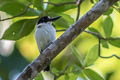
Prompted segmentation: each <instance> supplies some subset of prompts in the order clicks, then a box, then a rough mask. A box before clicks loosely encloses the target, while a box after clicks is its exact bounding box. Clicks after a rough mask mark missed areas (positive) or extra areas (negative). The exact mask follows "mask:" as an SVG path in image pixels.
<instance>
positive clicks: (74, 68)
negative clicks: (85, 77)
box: [72, 64, 82, 74]
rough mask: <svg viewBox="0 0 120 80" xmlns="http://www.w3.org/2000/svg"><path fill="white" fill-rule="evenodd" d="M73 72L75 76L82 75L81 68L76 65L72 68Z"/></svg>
mask: <svg viewBox="0 0 120 80" xmlns="http://www.w3.org/2000/svg"><path fill="white" fill-rule="evenodd" d="M72 72H73V73H74V74H80V73H81V72H82V69H81V68H80V66H78V65H76V64H74V65H73V66H72Z"/></svg>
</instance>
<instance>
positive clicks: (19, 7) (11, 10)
mask: <svg viewBox="0 0 120 80" xmlns="http://www.w3.org/2000/svg"><path fill="white" fill-rule="evenodd" d="M26 7H27V6H26V5H24V4H22V3H20V2H17V1H6V2H4V3H2V4H1V5H0V11H3V12H6V13H8V14H10V15H13V16H15V15H18V14H20V13H23V12H24V10H25V9H26ZM40 14H41V12H38V11H36V10H34V9H32V8H29V9H28V11H27V12H26V13H25V14H23V15H21V16H38V15H40Z"/></svg>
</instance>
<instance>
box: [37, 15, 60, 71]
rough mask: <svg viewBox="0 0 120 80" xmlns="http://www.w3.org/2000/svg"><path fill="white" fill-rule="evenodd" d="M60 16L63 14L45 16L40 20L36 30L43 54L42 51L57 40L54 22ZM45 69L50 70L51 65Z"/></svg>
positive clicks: (38, 44)
mask: <svg viewBox="0 0 120 80" xmlns="http://www.w3.org/2000/svg"><path fill="white" fill-rule="evenodd" d="M60 17H61V16H57V17H49V16H43V17H41V18H40V19H39V20H38V23H37V27H36V30H35V39H36V42H37V46H38V49H39V51H40V54H42V51H43V50H44V49H45V48H46V47H48V46H49V44H50V43H51V42H53V41H55V40H56V29H55V28H54V26H53V24H52V22H53V21H56V20H58V19H59V18H60ZM44 70H45V71H49V70H50V67H49V66H48V67H47V68H45V69H44Z"/></svg>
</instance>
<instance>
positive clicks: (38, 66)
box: [17, 0, 119, 80]
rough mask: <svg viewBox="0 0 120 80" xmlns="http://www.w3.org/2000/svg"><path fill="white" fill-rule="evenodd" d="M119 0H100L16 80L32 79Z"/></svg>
mask: <svg viewBox="0 0 120 80" xmlns="http://www.w3.org/2000/svg"><path fill="white" fill-rule="evenodd" d="M117 1H119V0H100V2H99V3H97V4H96V5H95V6H94V7H93V8H92V9H91V10H90V11H88V12H87V13H86V14H85V15H84V16H82V17H81V18H80V19H79V20H78V21H77V22H76V23H75V24H73V25H72V26H71V27H70V28H68V29H67V30H66V31H65V32H64V33H63V34H62V35H61V36H60V37H59V38H58V39H57V40H56V41H54V42H53V43H51V45H49V46H48V47H47V48H46V49H45V50H44V51H43V52H42V53H43V54H41V55H40V56H38V57H37V59H35V60H34V61H33V62H32V63H31V64H29V65H28V66H27V67H26V68H25V69H24V71H23V72H21V74H20V75H19V76H18V78H17V80H32V79H34V78H35V77H36V76H37V75H38V73H39V72H40V71H41V70H43V69H45V68H46V67H47V65H48V64H49V63H50V62H51V61H52V60H53V59H54V58H55V57H56V56H57V55H58V54H59V53H60V52H61V51H62V50H63V49H64V48H65V47H66V46H67V45H68V44H69V43H70V42H72V40H74V39H75V38H76V37H77V36H78V35H79V34H80V33H81V32H83V30H84V29H86V28H87V27H88V26H89V25H90V24H92V23H93V22H94V21H95V20H96V19H98V18H99V17H100V16H101V15H102V14H103V13H104V12H105V11H106V10H107V9H108V8H109V7H110V6H111V5H112V4H114V3H115V2H117Z"/></svg>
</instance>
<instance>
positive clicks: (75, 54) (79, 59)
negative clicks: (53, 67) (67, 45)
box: [72, 45, 83, 67]
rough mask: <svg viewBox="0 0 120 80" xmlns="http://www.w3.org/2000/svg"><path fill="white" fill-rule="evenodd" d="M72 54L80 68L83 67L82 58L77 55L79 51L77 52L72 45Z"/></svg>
mask: <svg viewBox="0 0 120 80" xmlns="http://www.w3.org/2000/svg"><path fill="white" fill-rule="evenodd" d="M72 53H73V55H74V56H75V57H76V58H77V59H78V61H79V62H80V67H82V65H83V63H82V61H83V57H82V55H81V54H80V53H79V51H78V50H77V48H76V47H75V46H74V45H72Z"/></svg>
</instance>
